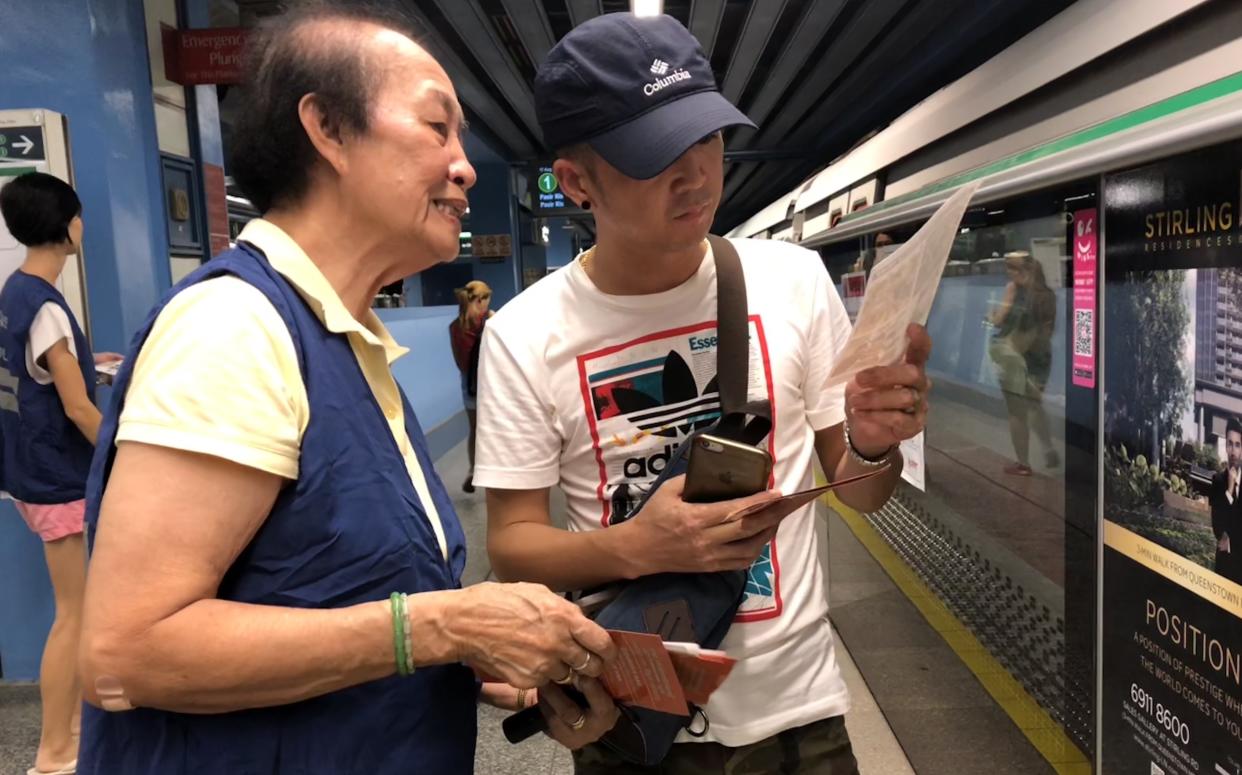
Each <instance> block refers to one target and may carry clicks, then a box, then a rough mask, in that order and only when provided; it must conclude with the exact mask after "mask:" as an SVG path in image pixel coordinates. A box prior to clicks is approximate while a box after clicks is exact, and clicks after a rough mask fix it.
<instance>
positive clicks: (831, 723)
mask: <svg viewBox="0 0 1242 775" xmlns="http://www.w3.org/2000/svg"><path fill="white" fill-rule="evenodd" d="M574 772H575V773H576V775H777V774H778V773H779V774H780V775H858V763H857V762H856V761H855V760H854V750H853V749H852V748H851V747H850V738H849V735H848V734H846V731H845V719H844V717H842V716H835V717H833V718H830V719H825V720H823V721H817V722H815V723H814V724H808V725H806V726H804V727H798V728H796V729H787V730H785V731H784V732H781V733H779V734H777V735H775V736H773V737H769V738H768V739H766V740H760V741H759V742H757V743H752V744H751V745H746V746H742V747H741V748H728V747H725V746H723V745H720V744H719V743H679V744H677V745H674V746H673V750H671V751H669V754H668V756H667V757H666V758H665V759H664V762H663V763H662V764H660V765H658V766H656V767H639V766H637V765H634V764H630V763H628V762H626V761H625V760H624V759H622V758H620V757H619V756H617V755H616V754H614V753H612V752H611V751H610V750H608V749H607V748H604V747H603V746H601V745H598V744H597V745H591V746H587V747H586V748H583V749H582V750H581V751H577V752H575V753H574Z"/></svg>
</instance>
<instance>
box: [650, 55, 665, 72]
mask: <svg viewBox="0 0 1242 775" xmlns="http://www.w3.org/2000/svg"><path fill="white" fill-rule="evenodd" d="M651 72H653V73H655V74H656V75H664V74H665V73H667V72H668V62H665V61H664V60H662V59H657V60H655V61H654V62H652V63H651Z"/></svg>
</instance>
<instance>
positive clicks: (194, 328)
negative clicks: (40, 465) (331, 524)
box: [117, 219, 447, 556]
mask: <svg viewBox="0 0 1242 775" xmlns="http://www.w3.org/2000/svg"><path fill="white" fill-rule="evenodd" d="M238 239H240V240H245V241H247V242H249V243H250V244H252V245H254V246H256V247H257V248H259V249H260V250H262V251H263V253H264V254H265V255H266V256H267V260H268V261H269V262H270V263H271V265H272V268H273V269H275V270H276V271H277V272H279V273H280V274H281V276H283V277H284V278H285V280H287V281H288V282H289V284H290V285H292V286H293V287H294V288H295V289H296V290H297V292H298V294H299V295H301V297H302V298H303V299H304V300H305V301H306V303H307V304H308V305H309V306H310V308H311V310H313V311H314V313H315V315H316V316H317V317H318V318H319V319H320V320H321V321H322V322H323V324H324V326H325V327H326V328H327V329H328V330H329V331H331V332H332V333H336V334H344V335H345V336H346V337H347V338H348V340H349V345H350V348H351V349H352V350H353V352H354V357H356V358H357V359H358V365H359V367H361V369H362V373H363V375H364V376H365V377H366V380H367V384H368V385H370V387H371V393H372V394H373V395H374V396H375V402H376V403H377V404H378V405H379V407H380V408H381V409H382V410H383V412H384V416H385V417H386V418H387V419H388V429H389V430H390V431H391V432H392V436H393V439H395V440H396V442H397V446H398V447H399V448H400V450H401V454H402V456H403V457H404V459H405V468H406V471H407V472H408V473H409V475H410V482H411V483H412V484H413V485H414V490H415V492H416V493H417V494H418V497H419V500H420V501H421V502H422V504H423V508H424V509H425V510H426V512H427V516H428V518H429V519H430V520H431V526H432V528H433V529H434V530H435V534H436V538H437V540H438V541H439V542H440V551H441V553H442V554H445V556H447V548H446V545H445V540H444V528H443V525H442V524H441V520H440V515H439V513H438V512H437V511H436V507H435V502H434V501H433V500H432V499H431V493H430V491H429V490H428V489H427V480H426V478H425V477H424V476H423V470H422V468H421V467H420V466H419V464H418V457H417V455H416V454H415V452H414V447H413V445H412V444H411V443H410V438H409V435H408V434H407V433H406V430H405V414H404V412H403V410H402V404H401V394H400V393H399V392H398V390H397V383H396V381H395V380H394V379H393V376H392V370H391V368H390V365H391V364H392V362H393V361H395V360H396V359H397V358H400V357H401V356H402V355H405V354H406V353H407V352H409V351H408V350H407V349H405V348H404V347H401V346H400V345H398V344H397V343H396V342H395V341H393V338H392V336H391V335H390V334H389V333H388V330H387V329H386V328H384V324H383V323H381V322H380V320H379V318H378V317H376V316H375V313H374V312H372V311H371V310H367V312H366V315H365V316H364V318H363V320H362V321H361V322H359V321H358V320H356V319H355V318H354V316H353V315H352V314H350V312H349V311H348V310H347V309H346V308H345V305H344V304H343V303H342V302H341V299H340V297H339V296H338V295H337V294H336V291H335V290H334V289H333V288H332V286H331V285H330V284H329V283H328V280H327V278H325V277H324V276H323V273H322V272H320V271H319V268H318V267H317V266H315V264H314V262H312V261H311V260H310V257H309V256H307V255H306V253H305V252H304V251H303V250H302V248H301V247H299V246H298V244H297V243H296V242H294V241H293V239H292V238H290V236H289V235H288V234H286V233H285V232H284V231H283V230H282V229H280V228H279V227H278V226H276V225H275V224H273V223H270V222H268V221H265V220H262V219H256V220H253V221H251V222H250V223H249V224H247V225H246V228H245V229H244V230H242V233H241V235H240V236H239V237H238ZM309 421H310V403H309V402H308V401H307V398H306V385H305V384H303V382H302V374H301V371H300V370H299V369H298V359H297V353H296V351H295V350H294V346H293V338H292V337H291V336H290V334H289V328H288V326H286V325H285V323H284V321H283V320H282V319H281V317H280V314H279V313H278V312H277V311H276V308H275V307H273V306H272V304H271V302H270V301H268V300H267V297H266V296H264V295H263V294H262V293H261V292H260V291H259V290H258V289H257V288H255V287H254V286H253V285H250V284H249V283H247V282H245V281H244V280H241V279H239V278H237V277H232V276H225V277H217V278H213V279H211V280H206V281H204V282H201V283H198V284H197V285H194V286H193V287H191V288H187V289H186V290H184V291H182V292H181V293H179V294H177V295H176V296H175V297H174V298H173V299H172V301H170V302H169V303H168V305H167V306H166V307H164V309H163V311H161V312H160V315H159V318H158V319H156V321H155V325H154V327H153V328H152V329H151V334H150V336H149V337H148V338H147V341H146V344H144V345H143V348H142V352H141V353H140V354H139V355H138V361H137V362H136V363H135V364H134V374H133V379H132V381H131V383H130V387H129V392H128V393H127V394H126V396H125V409H124V410H123V411H122V413H121V420H120V426H119V428H118V430H117V442H118V443H120V442H126V441H137V442H142V443H144V444H152V445H155V446H160V447H170V448H173V449H181V450H186V451H189V452H197V453H201V454H204V455H212V456H213V457H219V458H224V459H226V460H231V461H233V462H235V463H240V464H242V465H245V466H249V467H251V468H257V469H259V470H261V471H267V472H268V473H272V474H276V475H277V476H280V477H283V478H285V479H296V478H297V476H298V461H299V458H300V455H301V447H302V434H303V433H305V431H306V425H307V423H308V422H309ZM377 442H378V440H377ZM358 518H359V519H365V518H367V515H365V514H359V515H358Z"/></svg>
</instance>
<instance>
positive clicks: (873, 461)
mask: <svg viewBox="0 0 1242 775" xmlns="http://www.w3.org/2000/svg"><path fill="white" fill-rule="evenodd" d="M843 428H844V431H845V448H846V449H847V450H849V453H850V457H851V458H852V459H853V460H854V462H855V463H858V464H859V465H862V466H866V467H867V468H879V467H880V466H884V465H888V456H889V455H891V454H893V449H894V448H893V447H889V448H888V449H886V450H884V454H883V455H880V456H879V457H875V458H871V457H867V456H866V455H864V454H863V453H861V452H859V451H858V447H855V446H854V440H853V439H852V438H850V421H849V420H848V419H847V420H846V421H845V425H844V426H843Z"/></svg>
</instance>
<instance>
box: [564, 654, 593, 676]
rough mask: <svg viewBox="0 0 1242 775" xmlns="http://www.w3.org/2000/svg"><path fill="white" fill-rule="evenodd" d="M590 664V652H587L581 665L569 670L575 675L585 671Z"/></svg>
mask: <svg viewBox="0 0 1242 775" xmlns="http://www.w3.org/2000/svg"><path fill="white" fill-rule="evenodd" d="M590 664H591V652H589V651H588V652H587V657H586V659H585V660H583V662H582V664H581V665H578V666H577V667H570V668H569V669H570V670H573V671H574V672H575V673H581V672H582V671H583V670H586V669H587V666H588V665H590Z"/></svg>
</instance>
